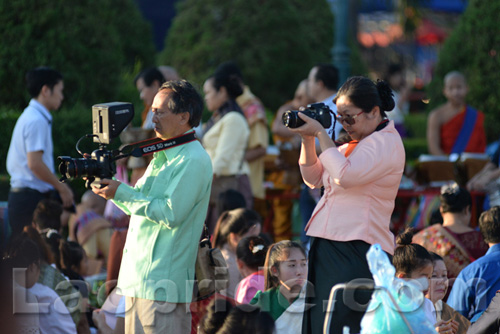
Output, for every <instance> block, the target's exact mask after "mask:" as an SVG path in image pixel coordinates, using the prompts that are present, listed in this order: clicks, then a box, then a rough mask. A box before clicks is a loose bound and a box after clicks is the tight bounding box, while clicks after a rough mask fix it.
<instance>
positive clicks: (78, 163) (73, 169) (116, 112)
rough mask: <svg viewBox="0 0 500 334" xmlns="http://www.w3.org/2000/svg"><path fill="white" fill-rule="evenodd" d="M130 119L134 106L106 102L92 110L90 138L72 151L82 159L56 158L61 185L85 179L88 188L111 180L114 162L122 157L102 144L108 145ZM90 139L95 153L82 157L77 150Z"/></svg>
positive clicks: (88, 136)
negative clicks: (95, 146)
mask: <svg viewBox="0 0 500 334" xmlns="http://www.w3.org/2000/svg"><path fill="white" fill-rule="evenodd" d="M133 118H134V106H133V105H132V104H131V103H127V102H110V103H102V104H96V105H94V106H92V128H93V134H91V135H90V134H87V135H85V136H83V137H82V138H80V139H79V140H78V142H77V143H76V150H77V151H78V153H80V155H82V156H83V158H71V157H68V156H59V157H57V159H59V160H60V161H61V163H60V164H59V172H60V173H61V175H62V177H61V179H60V180H59V181H60V182H64V181H66V180H68V179H75V178H84V177H85V178H86V179H87V182H86V187H87V188H89V189H90V188H91V185H92V183H93V182H94V181H95V182H96V183H94V185H97V183H98V182H99V181H100V180H101V179H105V178H112V177H113V175H115V173H116V164H115V161H116V160H118V159H120V158H123V157H125V156H126V155H122V154H121V151H119V150H107V149H106V144H110V143H111V140H112V139H113V138H116V137H117V136H118V135H119V134H120V133H121V132H122V131H123V130H124V129H125V128H126V127H127V125H128V124H129V123H130V122H131V121H132V119H133ZM92 137H93V138H94V142H96V143H99V149H97V150H95V151H93V152H92V154H91V155H90V157H89V156H88V155H85V154H83V153H82V152H81V151H80V149H79V148H78V146H79V143H80V141H81V140H82V139H83V138H92Z"/></svg>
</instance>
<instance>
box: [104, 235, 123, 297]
mask: <svg viewBox="0 0 500 334" xmlns="http://www.w3.org/2000/svg"><path fill="white" fill-rule="evenodd" d="M127 232H128V229H122V230H115V231H113V234H112V235H111V240H110V242H109V256H108V265H107V271H108V273H107V276H106V281H107V282H110V281H113V280H117V279H118V273H119V272H120V265H121V263H122V255H123V247H124V246H125V240H126V239H127ZM114 286H116V284H111V285H110V286H108V287H106V290H107V292H108V293H109V292H111V290H112V289H113V288H114Z"/></svg>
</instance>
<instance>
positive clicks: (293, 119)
mask: <svg viewBox="0 0 500 334" xmlns="http://www.w3.org/2000/svg"><path fill="white" fill-rule="evenodd" d="M299 112H301V113H303V114H304V115H307V116H309V117H311V118H312V119H315V120H317V121H318V122H320V123H321V125H323V127H324V128H325V129H328V128H329V127H330V126H332V114H333V112H332V110H331V109H330V108H329V107H328V106H327V105H325V104H324V103H312V104H308V105H307V109H304V110H288V111H286V112H285V113H284V114H283V116H282V121H283V124H284V125H285V126H286V127H289V128H292V129H294V128H298V127H299V126H301V125H304V124H305V122H304V121H303V120H302V119H301V118H300V117H299V115H298V113H299Z"/></svg>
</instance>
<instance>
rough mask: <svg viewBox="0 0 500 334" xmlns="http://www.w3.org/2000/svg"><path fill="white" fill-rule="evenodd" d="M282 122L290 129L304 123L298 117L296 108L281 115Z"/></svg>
mask: <svg viewBox="0 0 500 334" xmlns="http://www.w3.org/2000/svg"><path fill="white" fill-rule="evenodd" d="M281 119H282V121H283V124H284V125H285V126H286V127H289V128H291V129H295V128H298V127H299V126H301V125H304V124H305V122H304V121H303V120H302V119H301V118H300V117H299V112H298V111H297V110H288V111H286V112H285V113H284V114H283V116H282V117H281Z"/></svg>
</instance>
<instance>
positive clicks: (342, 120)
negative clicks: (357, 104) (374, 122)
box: [335, 110, 363, 125]
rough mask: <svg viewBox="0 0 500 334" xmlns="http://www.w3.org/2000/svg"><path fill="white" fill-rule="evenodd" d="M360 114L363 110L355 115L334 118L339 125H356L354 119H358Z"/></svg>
mask: <svg viewBox="0 0 500 334" xmlns="http://www.w3.org/2000/svg"><path fill="white" fill-rule="evenodd" d="M362 113H363V110H361V111H360V112H359V113H357V114H356V115H344V116H340V115H336V116H335V117H336V118H337V121H339V122H340V123H346V124H348V125H354V124H355V123H356V117H358V116H359V115H361V114H362Z"/></svg>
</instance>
